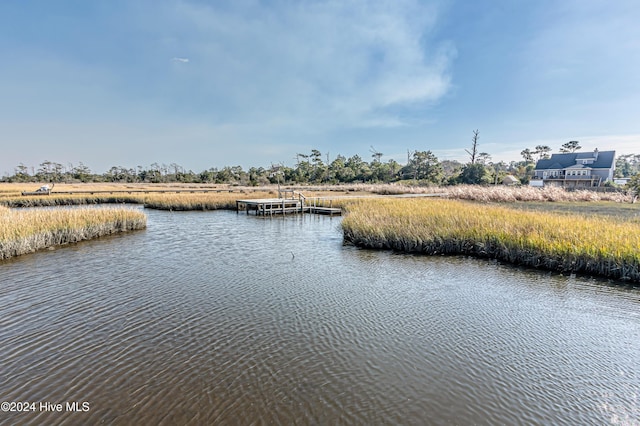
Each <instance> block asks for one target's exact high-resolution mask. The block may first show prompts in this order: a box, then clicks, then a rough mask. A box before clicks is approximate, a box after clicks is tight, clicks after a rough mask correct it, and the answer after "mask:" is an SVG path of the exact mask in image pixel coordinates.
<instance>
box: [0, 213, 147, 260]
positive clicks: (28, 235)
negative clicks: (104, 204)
mask: <svg viewBox="0 0 640 426" xmlns="http://www.w3.org/2000/svg"><path fill="white" fill-rule="evenodd" d="M146 225H147V218H146V216H145V215H144V213H142V212H139V211H134V210H131V209H127V208H111V209H72V210H69V209H67V210H46V211H36V210H29V211H20V210H13V209H9V208H7V207H1V206H0V260H2V259H9V258H11V257H15V256H20V255H23V254H27V253H32V252H35V251H37V250H42V249H45V248H49V247H53V246H60V245H65V244H69V243H75V242H79V241H83V240H89V239H93V238H98V237H101V236H105V235H110V234H115V233H120V232H127V231H133V230H137V229H144V228H145V227H146Z"/></svg>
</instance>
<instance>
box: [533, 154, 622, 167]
mask: <svg viewBox="0 0 640 426" xmlns="http://www.w3.org/2000/svg"><path fill="white" fill-rule="evenodd" d="M615 155H616V152H615V151H599V152H598V159H597V160H596V161H594V162H593V163H592V164H589V168H592V169H608V168H611V167H613V161H614V157H615ZM589 158H594V153H593V152H571V153H566V154H552V155H551V158H545V159H543V160H538V162H537V163H536V170H548V169H566V168H569V167H572V166H575V165H576V160H582V159H589Z"/></svg>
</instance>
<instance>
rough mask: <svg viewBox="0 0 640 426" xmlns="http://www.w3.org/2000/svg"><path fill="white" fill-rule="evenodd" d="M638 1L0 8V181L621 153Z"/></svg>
mask: <svg viewBox="0 0 640 426" xmlns="http://www.w3.org/2000/svg"><path fill="white" fill-rule="evenodd" d="M638 22H640V2H639V1H637V0H555V1H551V0H536V1H533V0H531V1H526V0H485V1H462V0H460V1H455V0H433V1H432V0H390V1H387V0H376V1H366V0H354V1H347V0H336V1H333V0H327V1H311V0H304V1H285V0H273V1H267V0H262V1H261V0H246V1H245V0H234V1H224V2H223V1H206V0H153V1H152V0H109V1H106V0H105V1H85V0H76V1H65V0H57V1H49V0H40V1H35V0H23V1H19V0H7V1H3V2H0V147H1V152H0V175H3V174H6V173H9V174H12V173H13V171H14V167H15V166H16V165H18V164H20V163H23V164H25V165H26V166H29V167H31V166H34V167H36V168H37V166H38V164H40V163H41V162H43V161H45V160H49V161H55V162H59V163H62V164H65V165H68V164H69V163H71V164H73V165H77V164H78V163H79V162H83V163H84V164H85V165H87V166H89V167H90V168H91V169H92V170H93V171H94V172H104V171H106V170H108V168H110V167H111V166H124V167H133V168H134V167H136V166H138V165H141V166H143V167H146V166H149V165H150V164H152V163H160V164H163V163H164V164H170V163H178V164H180V165H181V166H183V167H184V168H186V169H192V170H194V171H196V172H198V171H202V170H205V169H208V168H210V167H218V168H220V167H223V166H225V165H230V166H233V165H241V166H242V167H244V168H245V169H248V168H249V167H252V166H256V167H257V166H264V167H268V166H269V165H271V164H275V163H284V164H286V165H294V164H295V155H296V153H309V152H310V151H311V149H318V150H320V151H321V152H322V153H323V156H324V158H326V156H327V154H328V155H329V158H330V159H333V158H335V156H336V155H338V154H342V155H344V156H347V157H349V156H351V155H354V154H358V155H360V156H361V157H363V158H365V159H367V160H370V155H371V152H370V147H372V146H373V147H374V148H375V149H376V150H377V151H379V152H382V153H383V154H384V156H383V160H388V159H391V158H394V159H396V160H398V161H400V162H404V161H405V159H406V153H407V150H431V151H433V152H434V153H435V154H436V155H437V156H438V157H439V158H440V159H441V160H443V159H456V160H460V161H466V160H467V155H466V153H465V151H464V150H465V149H466V148H469V147H470V144H471V137H472V131H473V130H475V129H478V130H479V131H480V140H479V142H480V145H479V149H480V151H482V152H488V153H489V154H491V155H492V158H493V160H494V161H499V160H506V161H508V160H520V159H521V157H520V154H519V153H520V151H521V150H523V149H525V148H533V147H534V146H535V145H539V144H544V145H549V146H551V147H552V148H553V149H554V151H555V152H557V150H558V148H559V147H560V145H562V144H563V143H565V142H567V141H570V140H578V141H580V142H581V145H582V146H583V148H584V149H594V148H598V149H600V150H610V149H614V150H616V151H617V152H618V153H621V154H622V153H640V25H638Z"/></svg>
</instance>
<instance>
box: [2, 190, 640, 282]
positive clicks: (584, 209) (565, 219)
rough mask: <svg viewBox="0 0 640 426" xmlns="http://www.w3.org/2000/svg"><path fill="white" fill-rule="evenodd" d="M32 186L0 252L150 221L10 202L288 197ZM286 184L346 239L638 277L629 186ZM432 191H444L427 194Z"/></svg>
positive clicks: (10, 195) (7, 225) (185, 205)
mask: <svg viewBox="0 0 640 426" xmlns="http://www.w3.org/2000/svg"><path fill="white" fill-rule="evenodd" d="M32 188H33V185H26V184H22V185H21V184H1V185H0V208H2V210H0V213H2V215H1V216H0V217H2V223H1V225H2V227H1V228H0V258H9V257H12V256H16V255H19V254H24V253H29V252H33V251H35V250H38V249H42V248H46V247H49V246H55V245H60V244H66V243H70V242H77V241H80V240H84V239H90V238H95V237H99V236H102V235H108V234H112V233H115V232H123V231H128V230H135V229H142V228H144V227H145V226H146V225H145V219H144V214H143V213H141V212H140V211H136V212H134V211H132V210H131V209H128V208H126V207H116V208H111V209H81V210H70V209H48V210H38V211H28V212H20V209H18V210H11V209H9V208H19V207H45V206H46V207H53V206H71V205H80V206H82V205H87V206H88V205H96V204H109V205H125V204H126V205H142V206H144V207H145V209H158V210H169V211H192V210H198V211H207V210H232V209H235V208H236V200H238V199H252V198H274V197H278V196H280V195H281V194H280V193H279V192H278V191H279V189H278V188H277V187H273V186H272V187H233V186H229V185H203V184H109V183H104V184H95V183H94V184H57V186H56V187H55V188H54V190H53V191H52V193H51V194H48V195H37V196H34V195H22V192H23V191H29V190H31V189H32ZM285 189H287V190H289V191H292V192H290V193H289V195H283V196H298V194H300V193H302V194H304V196H305V197H306V198H308V199H315V202H317V203H320V204H326V203H329V202H330V203H331V205H332V206H335V207H342V209H343V211H344V212H345V216H346V218H345V220H344V221H343V223H342V229H343V233H344V239H345V241H347V242H350V243H353V244H355V245H357V246H360V247H365V248H376V249H391V250H395V251H400V252H411V253H424V254H432V255H433V254H465V255H472V256H478V257H487V258H493V259H498V260H500V261H504V262H507V263H512V264H516V265H524V266H530V267H535V268H541V269H547V270H552V271H559V272H563V273H586V274H593V275H599V276H603V277H607V278H613V279H616V280H625V281H629V282H640V272H639V270H640V269H639V268H640V252H639V250H638V247H640V210H639V207H638V205H637V204H632V203H631V198H630V196H629V195H627V194H625V193H623V192H613V193H609V192H605V193H599V192H594V191H572V192H569V191H565V190H563V189H560V188H553V187H550V188H544V189H539V188H530V187H514V188H509V187H503V186H491V187H481V186H470V185H460V186H454V187H425V188H421V187H407V186H400V185H362V184H361V185H349V186H317V187H313V186H307V187H297V188H290V187H287V188H284V187H283V188H282V190H285ZM293 191H295V192H293ZM426 194H429V195H437V197H429V198H423V197H421V195H426ZM1 206H6V207H9V208H6V207H5V208H3V207H1Z"/></svg>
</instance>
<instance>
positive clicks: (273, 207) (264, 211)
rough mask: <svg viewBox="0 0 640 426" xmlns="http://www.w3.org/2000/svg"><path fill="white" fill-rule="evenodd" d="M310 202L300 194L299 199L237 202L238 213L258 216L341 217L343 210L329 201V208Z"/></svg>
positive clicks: (315, 201) (266, 199) (314, 201)
mask: <svg viewBox="0 0 640 426" xmlns="http://www.w3.org/2000/svg"><path fill="white" fill-rule="evenodd" d="M307 201H308V200H307V199H306V198H305V197H304V196H303V195H302V194H299V197H298V198H260V199H252V200H237V201H236V212H240V211H243V210H244V211H245V212H246V213H247V214H249V212H255V214H256V216H273V215H274V214H282V215H286V214H297V213H315V214H328V215H330V216H333V215H338V216H339V215H341V214H342V210H341V209H339V208H335V207H333V205H332V202H331V200H329V206H325V205H324V204H323V205H318V204H319V199H318V198H314V199H313V203H312V204H311V203H308V202H307Z"/></svg>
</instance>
